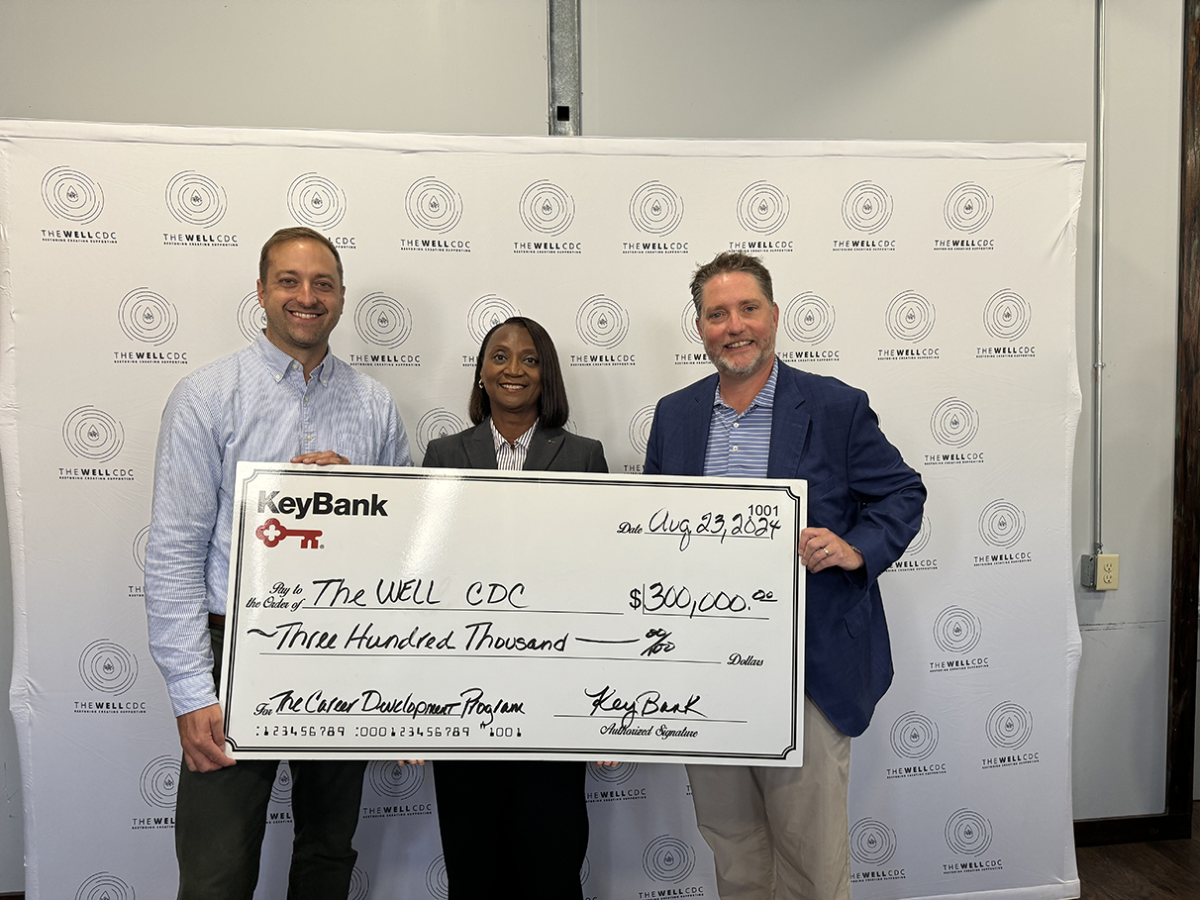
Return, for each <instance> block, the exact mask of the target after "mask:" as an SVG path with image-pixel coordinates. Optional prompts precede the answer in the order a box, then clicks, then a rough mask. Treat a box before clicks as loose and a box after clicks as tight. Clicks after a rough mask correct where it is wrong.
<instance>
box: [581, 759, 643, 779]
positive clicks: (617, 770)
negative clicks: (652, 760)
mask: <svg viewBox="0 0 1200 900" xmlns="http://www.w3.org/2000/svg"><path fill="white" fill-rule="evenodd" d="M637 769H638V764H637V763H633V762H623V763H617V764H616V765H615V766H602V765H600V764H599V763H588V764H587V773H588V778H590V779H592V780H593V781H598V782H600V783H601V784H624V783H625V782H627V781H628V780H629V779H630V778H632V777H633V773H634V772H636V771H637Z"/></svg>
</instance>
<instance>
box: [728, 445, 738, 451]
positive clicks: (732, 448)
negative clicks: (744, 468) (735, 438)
mask: <svg viewBox="0 0 1200 900" xmlns="http://www.w3.org/2000/svg"><path fill="white" fill-rule="evenodd" d="M729 449H730V450H736V449H737V444H734V445H733V446H732V447H730V448H729Z"/></svg>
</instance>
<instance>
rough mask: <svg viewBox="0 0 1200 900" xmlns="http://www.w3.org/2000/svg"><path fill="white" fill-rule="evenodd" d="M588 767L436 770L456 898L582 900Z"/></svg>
mask: <svg viewBox="0 0 1200 900" xmlns="http://www.w3.org/2000/svg"><path fill="white" fill-rule="evenodd" d="M585 773H586V763H582V762H525V761H513V762H490V761H488V762H477V761H470V762H458V761H455V762H448V761H439V762H436V763H434V764H433V775H434V786H435V789H436V791H437V803H438V822H439V824H440V826H441V831H442V852H443V854H444V855H445V860H446V875H447V878H448V879H449V882H450V900H495V898H496V897H504V896H509V897H520V898H522V900H540V898H544V900H582V898H583V888H582V886H581V884H580V881H579V870H580V869H581V868H582V867H583V857H584V854H585V853H587V844H588V817H587V804H586V802H585V801H584V777H585Z"/></svg>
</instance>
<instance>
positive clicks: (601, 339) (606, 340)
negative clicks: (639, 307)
mask: <svg viewBox="0 0 1200 900" xmlns="http://www.w3.org/2000/svg"><path fill="white" fill-rule="evenodd" d="M575 331H576V333H578V335H579V339H580V340H581V341H583V342H584V343H585V344H588V345H589V346H592V347H602V348H604V349H605V350H611V349H612V348H613V347H616V346H617V345H618V344H620V343H621V341H623V340H625V336H626V335H628V334H629V312H628V311H627V310H626V309H625V307H623V306H621V304H619V303H617V301H616V300H613V299H611V298H610V297H606V296H604V295H603V294H596V295H594V296H592V297H588V298H587V299H586V300H584V301H583V303H581V304H580V305H579V312H577V313H576V314H575Z"/></svg>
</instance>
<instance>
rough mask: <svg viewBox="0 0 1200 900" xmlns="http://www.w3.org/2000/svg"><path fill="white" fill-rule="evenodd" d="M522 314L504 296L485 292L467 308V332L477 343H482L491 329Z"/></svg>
mask: <svg viewBox="0 0 1200 900" xmlns="http://www.w3.org/2000/svg"><path fill="white" fill-rule="evenodd" d="M520 314H521V313H520V311H519V310H518V309H517V308H516V307H515V306H513V305H512V304H511V303H509V302H508V301H507V300H505V299H504V298H503V297H498V296H496V295H495V294H484V295H483V296H482V297H480V298H479V299H478V300H476V301H475V302H474V303H472V304H471V308H470V309H468V310H467V333H468V334H469V335H471V340H473V341H475V343H477V344H482V343H483V339H484V338H485V337H486V336H487V333H488V332H489V331H491V330H492V329H493V328H495V327H496V326H497V325H499V324H500V323H501V322H503V321H505V320H506V319H511V318H512V317H513V316H519V315H520Z"/></svg>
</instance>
